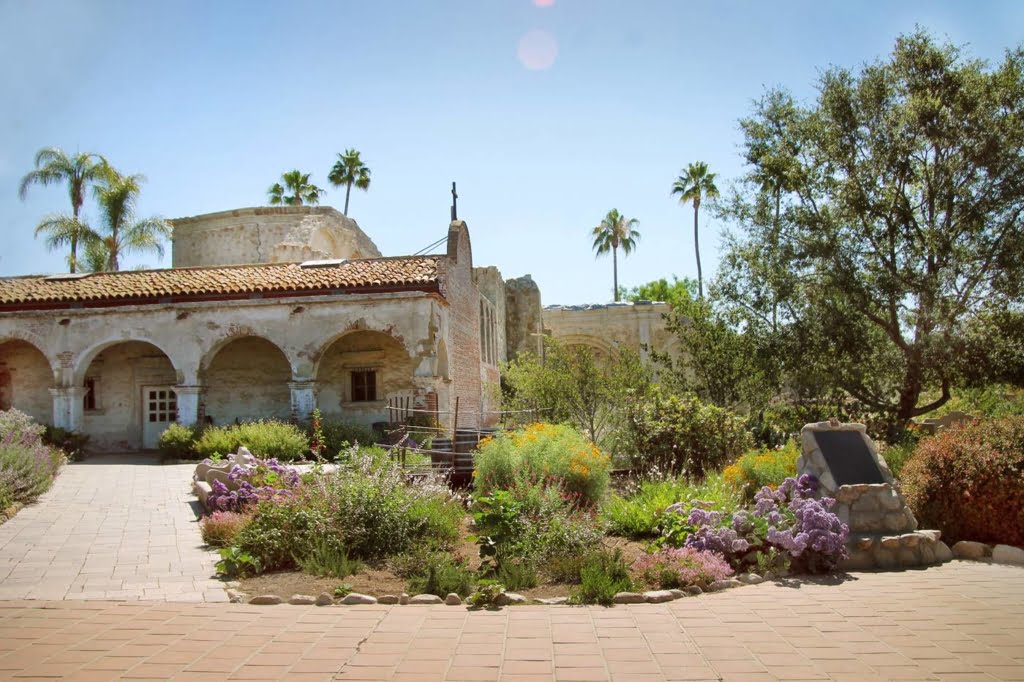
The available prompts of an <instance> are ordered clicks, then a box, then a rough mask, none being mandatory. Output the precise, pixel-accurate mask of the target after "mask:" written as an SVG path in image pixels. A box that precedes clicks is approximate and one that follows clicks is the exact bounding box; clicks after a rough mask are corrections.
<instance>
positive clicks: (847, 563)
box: [839, 550, 889, 571]
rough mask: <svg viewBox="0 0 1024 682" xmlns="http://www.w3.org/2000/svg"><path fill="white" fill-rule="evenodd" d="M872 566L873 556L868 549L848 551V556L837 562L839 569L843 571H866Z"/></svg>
mask: <svg viewBox="0 0 1024 682" xmlns="http://www.w3.org/2000/svg"><path fill="white" fill-rule="evenodd" d="M885 551H889V550H885ZM874 567H875V556H874V554H873V553H872V552H871V551H870V550H866V551H858V550H855V551H853V552H851V553H850V556H849V557H847V558H846V559H844V560H843V561H841V562H839V569H840V570H843V571H867V570H869V569H872V568H874Z"/></svg>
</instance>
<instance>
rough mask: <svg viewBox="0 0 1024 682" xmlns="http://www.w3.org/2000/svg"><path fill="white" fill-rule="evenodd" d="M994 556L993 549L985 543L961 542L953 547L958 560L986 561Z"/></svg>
mask: <svg viewBox="0 0 1024 682" xmlns="http://www.w3.org/2000/svg"><path fill="white" fill-rule="evenodd" d="M991 555H992V548H991V547H989V546H988V545H986V544H985V543H983V542H971V541H970V540H961V541H960V542H958V543H956V544H955V545H953V556H955V557H956V558H957V559H984V558H985V557H987V556H991Z"/></svg>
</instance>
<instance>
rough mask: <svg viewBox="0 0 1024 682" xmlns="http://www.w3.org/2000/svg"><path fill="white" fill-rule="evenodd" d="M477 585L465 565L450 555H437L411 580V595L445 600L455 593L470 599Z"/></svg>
mask: <svg viewBox="0 0 1024 682" xmlns="http://www.w3.org/2000/svg"><path fill="white" fill-rule="evenodd" d="M475 583H476V577H475V576H474V575H473V572H472V571H470V570H469V568H468V567H467V566H466V564H465V563H463V562H461V561H458V560H456V559H454V558H453V557H452V556H451V555H449V554H441V553H437V554H434V555H432V557H431V559H430V561H429V562H428V563H427V564H426V565H425V566H422V567H421V570H420V572H418V573H417V574H416V575H414V576H413V577H412V578H410V579H409V593H410V594H435V595H437V596H439V597H442V598H443V597H444V596H445V595H447V594H450V593H452V592H454V593H455V594H457V595H459V596H460V597H468V596H469V594H470V593H471V592H472V591H473V586H474V584H475Z"/></svg>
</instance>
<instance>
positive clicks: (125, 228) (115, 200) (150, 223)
mask: <svg viewBox="0 0 1024 682" xmlns="http://www.w3.org/2000/svg"><path fill="white" fill-rule="evenodd" d="M144 181H145V178H144V177H143V176H141V175H121V174H120V173H118V172H116V171H114V170H111V171H110V173H109V176H108V178H107V180H106V182H105V183H104V184H102V185H99V186H98V187H96V201H97V203H98V204H99V206H100V215H101V218H102V221H103V229H104V234H102V235H100V236H99V242H100V246H95V247H92V246H91V247H90V260H94V259H98V254H102V253H104V252H105V253H106V256H107V259H106V261H107V262H106V268H105V269H106V270H112V271H117V270H119V269H120V257H121V256H124V255H128V254H129V253H132V252H140V251H154V252H156V254H157V255H158V256H161V257H162V256H163V255H164V246H163V242H162V240H163V239H168V238H170V236H171V226H170V225H169V224H168V223H167V221H166V220H164V219H163V218H158V217H153V218H145V219H143V220H139V221H136V220H135V204H136V202H137V201H138V199H139V192H140V187H139V185H140V184H141V183H142V182H144ZM94 249H95V251H94ZM93 265H95V263H93Z"/></svg>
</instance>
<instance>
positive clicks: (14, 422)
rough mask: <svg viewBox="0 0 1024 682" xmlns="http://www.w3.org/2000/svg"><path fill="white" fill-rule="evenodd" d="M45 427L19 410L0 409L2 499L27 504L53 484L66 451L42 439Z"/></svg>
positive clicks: (0, 484) (0, 489)
mask: <svg viewBox="0 0 1024 682" xmlns="http://www.w3.org/2000/svg"><path fill="white" fill-rule="evenodd" d="M43 432H44V427H43V426H42V425H40V424H37V423H35V422H34V421H33V420H32V418H31V417H29V416H28V415H27V414H25V413H24V412H19V411H18V410H4V411H0V501H3V500H6V501H7V504H6V505H5V507H6V506H9V505H10V504H11V503H13V502H21V503H24V504H28V503H29V502H32V501H33V500H35V499H36V498H38V497H39V496H40V495H42V494H43V493H45V492H46V491H47V490H49V489H50V486H51V485H53V479H54V477H55V476H56V475H57V472H58V470H59V469H60V467H61V465H62V464H63V463H64V461H65V460H64V453H63V452H61V451H60V450H57V449H54V448H51V447H49V446H47V445H46V444H45V443H43Z"/></svg>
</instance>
